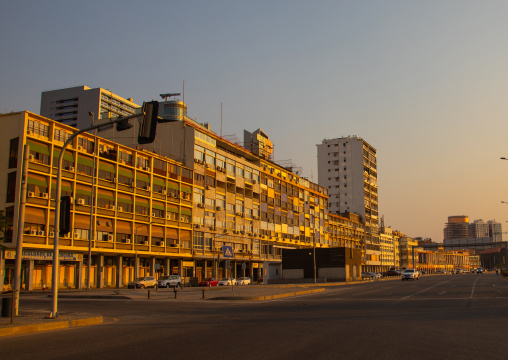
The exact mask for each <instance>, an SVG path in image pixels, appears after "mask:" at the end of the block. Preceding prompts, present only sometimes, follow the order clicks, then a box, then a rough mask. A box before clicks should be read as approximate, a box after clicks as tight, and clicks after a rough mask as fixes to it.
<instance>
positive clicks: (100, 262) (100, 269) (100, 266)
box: [96, 254, 104, 289]
mask: <svg viewBox="0 0 508 360" xmlns="http://www.w3.org/2000/svg"><path fill="white" fill-rule="evenodd" d="M96 264H97V289H102V288H103V287H104V255H101V254H97V260H96Z"/></svg>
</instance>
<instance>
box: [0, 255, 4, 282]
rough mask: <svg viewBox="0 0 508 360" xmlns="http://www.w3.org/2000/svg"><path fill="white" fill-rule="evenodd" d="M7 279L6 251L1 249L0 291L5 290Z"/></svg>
mask: <svg viewBox="0 0 508 360" xmlns="http://www.w3.org/2000/svg"><path fill="white" fill-rule="evenodd" d="M4 281H5V259H4V252H3V251H0V291H3V286H4Z"/></svg>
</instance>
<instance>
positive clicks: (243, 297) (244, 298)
mask: <svg viewBox="0 0 508 360" xmlns="http://www.w3.org/2000/svg"><path fill="white" fill-rule="evenodd" d="M322 291H325V289H314V290H306V291H298V292H294V293H287V294H279V295H268V296H219V297H214V298H211V299H210V300H274V299H280V298H285V297H290V296H298V295H307V294H313V293H318V292H322Z"/></svg>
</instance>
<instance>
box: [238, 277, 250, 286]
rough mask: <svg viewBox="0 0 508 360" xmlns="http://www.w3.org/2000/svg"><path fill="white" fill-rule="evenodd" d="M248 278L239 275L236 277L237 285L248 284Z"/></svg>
mask: <svg viewBox="0 0 508 360" xmlns="http://www.w3.org/2000/svg"><path fill="white" fill-rule="evenodd" d="M250 283H251V282H250V278H249V277H241V278H238V279H236V284H237V285H250Z"/></svg>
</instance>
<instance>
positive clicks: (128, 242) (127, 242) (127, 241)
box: [123, 238, 131, 244]
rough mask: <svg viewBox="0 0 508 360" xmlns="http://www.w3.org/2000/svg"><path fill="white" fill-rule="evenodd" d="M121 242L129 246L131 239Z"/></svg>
mask: <svg viewBox="0 0 508 360" xmlns="http://www.w3.org/2000/svg"><path fill="white" fill-rule="evenodd" d="M123 242H124V243H126V244H130V243H131V239H129V238H127V239H123Z"/></svg>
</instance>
